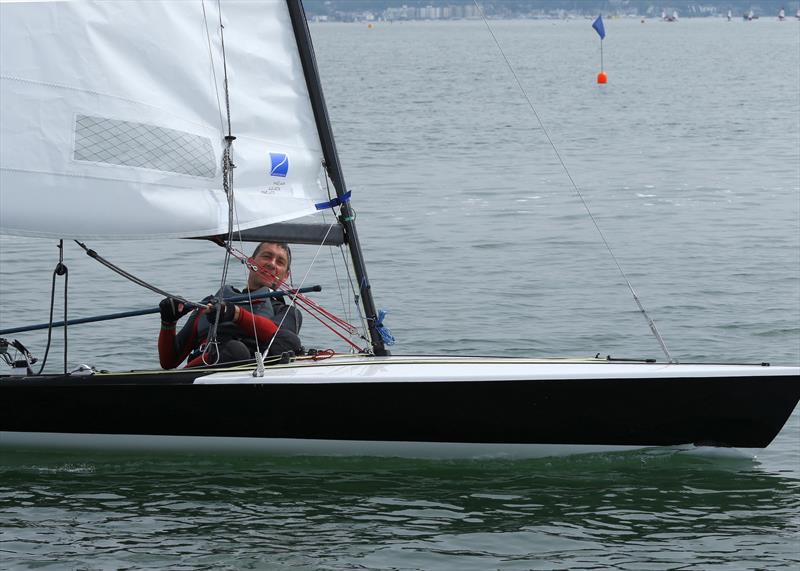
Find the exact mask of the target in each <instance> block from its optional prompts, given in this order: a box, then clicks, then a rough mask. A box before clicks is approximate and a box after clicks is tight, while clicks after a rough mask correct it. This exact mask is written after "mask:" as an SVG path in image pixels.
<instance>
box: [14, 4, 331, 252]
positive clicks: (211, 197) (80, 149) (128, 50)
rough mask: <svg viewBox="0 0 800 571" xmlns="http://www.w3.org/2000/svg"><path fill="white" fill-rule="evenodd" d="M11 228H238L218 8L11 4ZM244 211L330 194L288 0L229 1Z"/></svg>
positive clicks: (149, 233)
mask: <svg viewBox="0 0 800 571" xmlns="http://www.w3.org/2000/svg"><path fill="white" fill-rule="evenodd" d="M0 10H2V13H0V42H2V45H1V46H0V76H1V77H2V80H1V83H0V85H1V87H0V112H1V113H2V115H1V117H0V119H1V120H0V176H1V177H2V178H0V187H1V188H2V192H0V230H2V232H3V233H6V234H16V235H29V236H50V237H57V238H101V237H102V238H152V237H197V236H206V235H214V234H223V233H227V231H228V204H227V199H226V196H225V193H224V191H223V186H222V167H221V163H222V152H223V148H224V143H225V141H224V137H225V135H227V120H226V108H225V82H224V71H223V43H222V41H221V35H220V27H219V22H220V14H219V10H220V7H219V3H217V2H211V1H209V2H205V3H204V2H201V1H194V2H121V1H112V2H97V3H83V2H19V3H17V2H3V3H2V4H0ZM221 10H222V22H223V24H224V51H225V59H226V64H227V74H228V82H229V92H230V115H231V123H232V128H231V131H232V134H233V135H234V136H235V137H236V141H235V143H234V145H233V162H234V163H235V165H236V168H235V171H234V173H235V177H234V178H235V196H236V220H237V221H238V226H239V227H240V228H241V229H246V228H254V227H257V226H262V225H265V224H271V223H275V222H280V221H285V220H291V219H294V218H297V217H300V216H304V215H307V214H309V213H312V212H314V211H315V208H314V204H315V203H318V202H324V201H326V200H328V197H327V194H326V193H325V192H324V191H323V189H322V185H320V182H319V177H320V176H323V171H322V168H321V164H322V151H321V146H320V140H319V135H318V133H317V129H316V125H315V122H314V116H313V112H312V109H311V104H310V102H309V97H308V91H307V87H306V83H305V79H304V76H303V70H302V66H301V63H300V59H299V57H298V53H297V44H296V41H295V38H294V35H293V32H292V25H291V22H290V19H289V14H288V11H287V7H286V3H285V2H284V1H283V0H272V1H260V2H257V3H254V2H248V3H244V2H242V3H236V2H222V3H221Z"/></svg>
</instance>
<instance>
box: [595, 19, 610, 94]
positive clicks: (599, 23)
mask: <svg viewBox="0 0 800 571" xmlns="http://www.w3.org/2000/svg"><path fill="white" fill-rule="evenodd" d="M592 28H594V31H595V32H597V35H598V36H600V73H598V74H597V83H606V82H608V76H607V75H606V72H605V69H604V67H605V66H604V65H603V64H604V62H603V39H604V38H605V37H606V28H605V26H604V25H603V15H602V14H599V15H598V16H597V19H596V20H595V21H594V22H592Z"/></svg>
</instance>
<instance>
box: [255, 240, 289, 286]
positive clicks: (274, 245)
mask: <svg viewBox="0 0 800 571" xmlns="http://www.w3.org/2000/svg"><path fill="white" fill-rule="evenodd" d="M250 259H251V260H252V262H253V263H254V264H255V265H256V266H258V267H259V268H261V269H262V270H264V271H265V273H267V274H272V275H274V276H275V278H277V279H271V278H269V277H268V276H267V275H264V274H260V273H257V272H255V271H253V270H250V276H249V277H248V278H247V289H249V290H250V291H253V290H257V289H259V288H262V287H264V286H269V287H271V288H273V289H274V288H275V287H276V286H277V285H278V283H280V282H281V281H283V280H285V279H286V278H287V277H288V276H289V269H290V267H291V265H292V251H291V250H290V249H289V245H288V244H286V243H284V242H261V243H260V244H259V245H258V246H256V249H255V251H254V252H253V255H252V256H251V257H250Z"/></svg>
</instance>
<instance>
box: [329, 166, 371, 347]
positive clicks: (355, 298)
mask: <svg viewBox="0 0 800 571" xmlns="http://www.w3.org/2000/svg"><path fill="white" fill-rule="evenodd" d="M328 181H329V179H328V172H327V170H326V171H325V189H326V190H327V192H328V200H331V199H332V195H331V187H330V185H329V184H328ZM350 208H351V212H352V213H353V214H352V215H353V216H355V210H352V205H351V207H350ZM341 210H342V208H341V206H340V207H339V212H340V213H341ZM324 214H325V213H324V211H323V215H324ZM339 253H341V255H342V260H343V262H344V269H345V272H346V274H347V281H348V283H349V284H350V293H351V294H352V296H353V297H352V299H353V303H354V305H355V306H356V311H357V312H358V319H359V321H360V322H361V328H362V331H363V333H362V334H361V335H360V337H361V338H362V339H364V340H365V341H368V340H367V338H366V336H367V335H369V323H368V322H367V318H366V317H365V316H364V312H363V311H361V303H360V299H361V297H360V294H359V292H358V291H357V290H356V286H355V282H354V281H353V274H352V271H351V266H350V261H349V260H348V257H347V254H346V253H345V251H344V248H343V247H342V246H339ZM332 257H333V252H331V258H332ZM333 267H334V269H335V268H336V264H335V263H334V266H333ZM336 281H337V285H338V281H339V276H338V273H337V275H336ZM339 287H340V288H341V286H339ZM343 303H344V302H343ZM345 313H346V314H347V320H348V321H350V320H351V317H350V312H349V311H345ZM359 350H360V349H359Z"/></svg>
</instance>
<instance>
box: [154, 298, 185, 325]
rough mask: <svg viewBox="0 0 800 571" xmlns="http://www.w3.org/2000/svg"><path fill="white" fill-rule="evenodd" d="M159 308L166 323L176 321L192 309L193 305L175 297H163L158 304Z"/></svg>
mask: <svg viewBox="0 0 800 571" xmlns="http://www.w3.org/2000/svg"><path fill="white" fill-rule="evenodd" d="M158 309H159V311H160V312H161V321H163V322H164V323H175V322H176V321H178V320H179V319H180V318H181V317H183V316H184V315H186V314H187V313H189V312H190V311H191V310H192V308H191V307H188V306H187V305H186V304H185V303H183V302H182V301H178V300H177V299H175V298H174V297H165V298H164V299H162V300H161V303H159V304H158Z"/></svg>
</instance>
